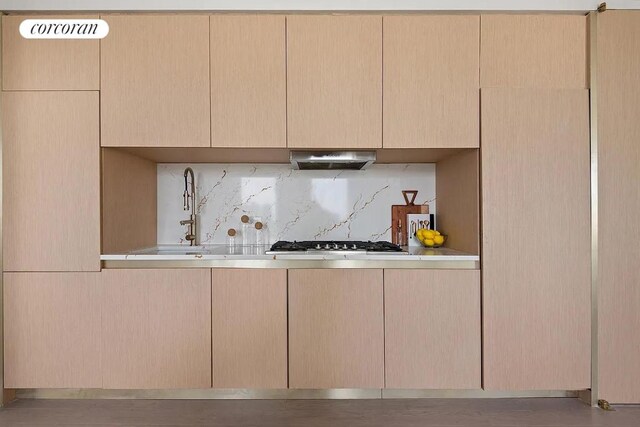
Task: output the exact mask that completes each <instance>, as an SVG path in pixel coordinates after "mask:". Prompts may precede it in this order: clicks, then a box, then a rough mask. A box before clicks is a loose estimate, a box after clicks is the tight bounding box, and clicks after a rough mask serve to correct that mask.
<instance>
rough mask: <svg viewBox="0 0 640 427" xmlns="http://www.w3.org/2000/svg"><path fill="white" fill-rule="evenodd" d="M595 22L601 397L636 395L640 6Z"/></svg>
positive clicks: (639, 389)
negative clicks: (635, 9)
mask: <svg viewBox="0 0 640 427" xmlns="http://www.w3.org/2000/svg"><path fill="white" fill-rule="evenodd" d="M597 22H598V74H597V79H598V85H599V87H598V186H599V191H598V199H599V205H598V209H599V211H598V240H599V242H598V245H599V247H598V293H599V297H598V298H599V300H598V301H599V302H598V328H599V333H598V354H599V357H598V377H599V382H598V384H599V390H598V397H600V398H602V399H606V400H607V401H609V402H611V403H640V351H639V350H640V334H638V331H639V330H640V286H639V285H640V268H638V260H639V259H640V245H638V238H639V237H640V222H639V221H638V212H640V190H639V184H640V122H639V121H638V117H640V105H639V104H638V99H640V80H639V79H638V76H640V56H638V52H639V51H640V11H613V10H609V11H606V12H605V13H601V14H598V19H597Z"/></svg>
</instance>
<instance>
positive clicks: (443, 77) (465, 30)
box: [383, 15, 480, 148]
mask: <svg viewBox="0 0 640 427" xmlns="http://www.w3.org/2000/svg"><path fill="white" fill-rule="evenodd" d="M479 30H480V17H479V16H463V15H459V16H445V15H433V16H385V17H384V32H383V34H384V36H383V43H384V60H383V61H384V62H383V65H384V72H383V76H384V85H383V87H384V96H383V100H384V115H383V121H384V126H383V129H384V135H383V146H384V147H385V148H449V147H478V146H479V124H480V117H479V108H480V99H479V98H480V91H479V81H478V79H479V76H478V67H479V52H480V45H479V44H480V40H479Z"/></svg>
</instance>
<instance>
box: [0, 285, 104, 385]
mask: <svg viewBox="0 0 640 427" xmlns="http://www.w3.org/2000/svg"><path fill="white" fill-rule="evenodd" d="M3 278H4V387H5V388H100V387H101V386H102V372H101V370H100V359H101V357H100V346H101V342H100V339H101V329H100V300H101V286H100V273H4V275H3Z"/></svg>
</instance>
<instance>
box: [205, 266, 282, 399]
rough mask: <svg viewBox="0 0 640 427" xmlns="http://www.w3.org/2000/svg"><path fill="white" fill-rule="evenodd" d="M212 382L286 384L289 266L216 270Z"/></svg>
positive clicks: (219, 385) (238, 385)
mask: <svg viewBox="0 0 640 427" xmlns="http://www.w3.org/2000/svg"><path fill="white" fill-rule="evenodd" d="M211 277H212V288H211V297H212V310H211V313H212V315H213V386H214V387H216V388H257V389H266V388H280V389H283V388H287V271H286V270H255V269H213V270H212V276H211Z"/></svg>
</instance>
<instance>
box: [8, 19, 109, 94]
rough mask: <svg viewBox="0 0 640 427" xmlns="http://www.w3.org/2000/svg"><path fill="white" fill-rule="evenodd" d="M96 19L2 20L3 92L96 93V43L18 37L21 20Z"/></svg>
mask: <svg viewBox="0 0 640 427" xmlns="http://www.w3.org/2000/svg"><path fill="white" fill-rule="evenodd" d="M35 18H46V19H53V18H62V19H97V18H98V16H97V15H93V16H92V15H67V16H60V15H55V16H54V15H47V16H26V15H14V16H6V15H5V16H3V17H2V89H3V90H99V89H100V77H99V76H100V53H99V49H100V41H99V40H35V39H25V38H23V37H22V36H21V35H20V31H19V27H20V23H22V21H24V20H25V19H35Z"/></svg>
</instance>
